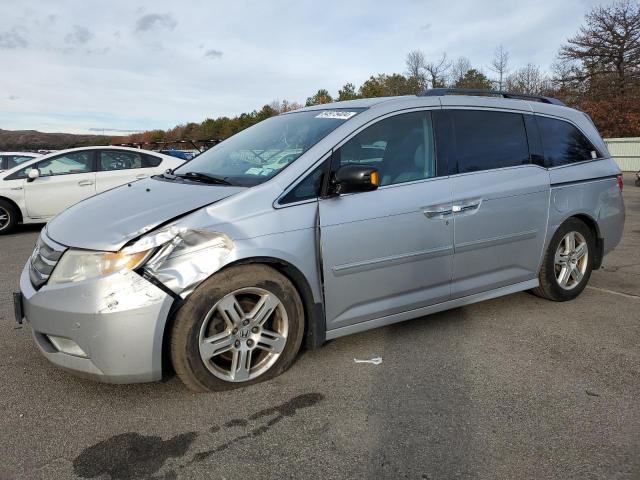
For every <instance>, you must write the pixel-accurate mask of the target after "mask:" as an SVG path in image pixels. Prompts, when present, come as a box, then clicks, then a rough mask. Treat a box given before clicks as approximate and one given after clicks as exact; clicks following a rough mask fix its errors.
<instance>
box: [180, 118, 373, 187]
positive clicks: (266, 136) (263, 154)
mask: <svg viewBox="0 0 640 480" xmlns="http://www.w3.org/2000/svg"><path fill="white" fill-rule="evenodd" d="M362 110H363V109H361V108H359V109H355V108H352V109H337V110H315V111H307V112H296V113H289V114H286V115H280V116H277V117H271V118H269V119H267V120H264V121H262V122H260V123H258V124H256V125H254V126H253V127H250V128H247V129H246V130H243V131H241V132H240V133H237V134H236V135H234V136H232V137H230V138H228V139H227V140H225V141H224V142H222V143H220V144H219V145H216V146H215V147H213V148H211V149H209V150H207V151H206V152H204V153H202V154H201V155H198V156H197V157H196V158H194V159H193V160H191V161H190V162H188V163H186V164H184V165H182V166H181V167H179V168H177V169H175V171H174V172H173V173H174V174H175V175H177V176H178V177H181V178H186V179H191V180H197V179H200V180H207V176H208V177H215V178H217V179H219V180H220V181H224V183H228V184H231V185H239V186H253V185H258V184H260V183H262V182H265V181H267V180H269V179H270V178H272V177H274V176H275V175H277V174H278V173H279V172H280V171H282V170H283V169H284V168H285V167H286V166H287V165H289V164H291V163H292V162H293V161H295V160H296V159H297V158H298V157H299V156H300V155H302V154H303V153H304V152H306V151H307V150H309V148H311V147H312V146H313V145H315V144H316V143H317V142H318V141H320V140H321V139H322V138H324V137H325V136H326V135H328V134H329V133H330V132H331V131H332V130H334V129H335V128H337V127H338V126H339V125H341V124H343V123H344V122H346V121H347V120H348V119H350V118H352V117H353V116H355V115H357V114H358V113H360V112H361V111H362Z"/></svg>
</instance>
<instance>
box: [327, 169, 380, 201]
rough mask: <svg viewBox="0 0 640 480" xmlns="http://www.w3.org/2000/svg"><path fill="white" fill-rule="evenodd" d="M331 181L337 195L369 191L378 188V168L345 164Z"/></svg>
mask: <svg viewBox="0 0 640 480" xmlns="http://www.w3.org/2000/svg"><path fill="white" fill-rule="evenodd" d="M332 183H333V191H334V193H336V194H338V195H340V194H343V193H356V192H370V191H372V190H375V189H377V188H378V184H379V176H378V169H377V168H375V167H372V166H370V165H345V166H343V167H340V169H338V171H337V172H336V173H335V175H334V177H333V182H332Z"/></svg>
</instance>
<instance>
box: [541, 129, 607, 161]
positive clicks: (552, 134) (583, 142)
mask: <svg viewBox="0 0 640 480" xmlns="http://www.w3.org/2000/svg"><path fill="white" fill-rule="evenodd" d="M536 118H537V121H538V128H539V129H540V135H541V136H542V148H543V150H544V158H545V164H546V166H547V167H557V166H559V165H567V164H570V163H575V162H584V161H585V160H593V159H595V158H598V156H599V155H598V151H597V150H596V149H595V147H594V146H593V144H592V143H591V142H590V141H589V140H588V139H587V137H585V136H584V135H583V134H582V132H581V131H580V130H578V129H577V128H576V127H574V126H573V125H571V124H570V123H568V122H564V121H562V120H556V119H555V118H548V117H536Z"/></svg>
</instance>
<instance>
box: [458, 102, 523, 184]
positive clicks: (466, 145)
mask: <svg viewBox="0 0 640 480" xmlns="http://www.w3.org/2000/svg"><path fill="white" fill-rule="evenodd" d="M450 115H451V127H452V128H453V133H454V139H455V140H454V142H455V150H454V151H455V154H454V156H455V158H456V159H457V163H458V172H459V173H464V172H475V171H479V170H491V169H494V168H504V167H512V166H516V165H524V164H528V163H529V147H528V145H527V134H526V131H525V127H524V119H523V118H522V115H521V114H518V113H505V112H487V111H482V110H452V111H450Z"/></svg>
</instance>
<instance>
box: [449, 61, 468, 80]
mask: <svg viewBox="0 0 640 480" xmlns="http://www.w3.org/2000/svg"><path fill="white" fill-rule="evenodd" d="M472 68H473V67H472V66H471V62H470V61H469V59H468V58H467V57H458V59H457V60H455V61H454V62H453V64H452V65H451V72H450V77H451V84H452V85H455V84H456V83H460V82H461V81H462V79H463V78H464V76H465V75H466V74H467V72H468V71H469V70H471V69H472Z"/></svg>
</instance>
